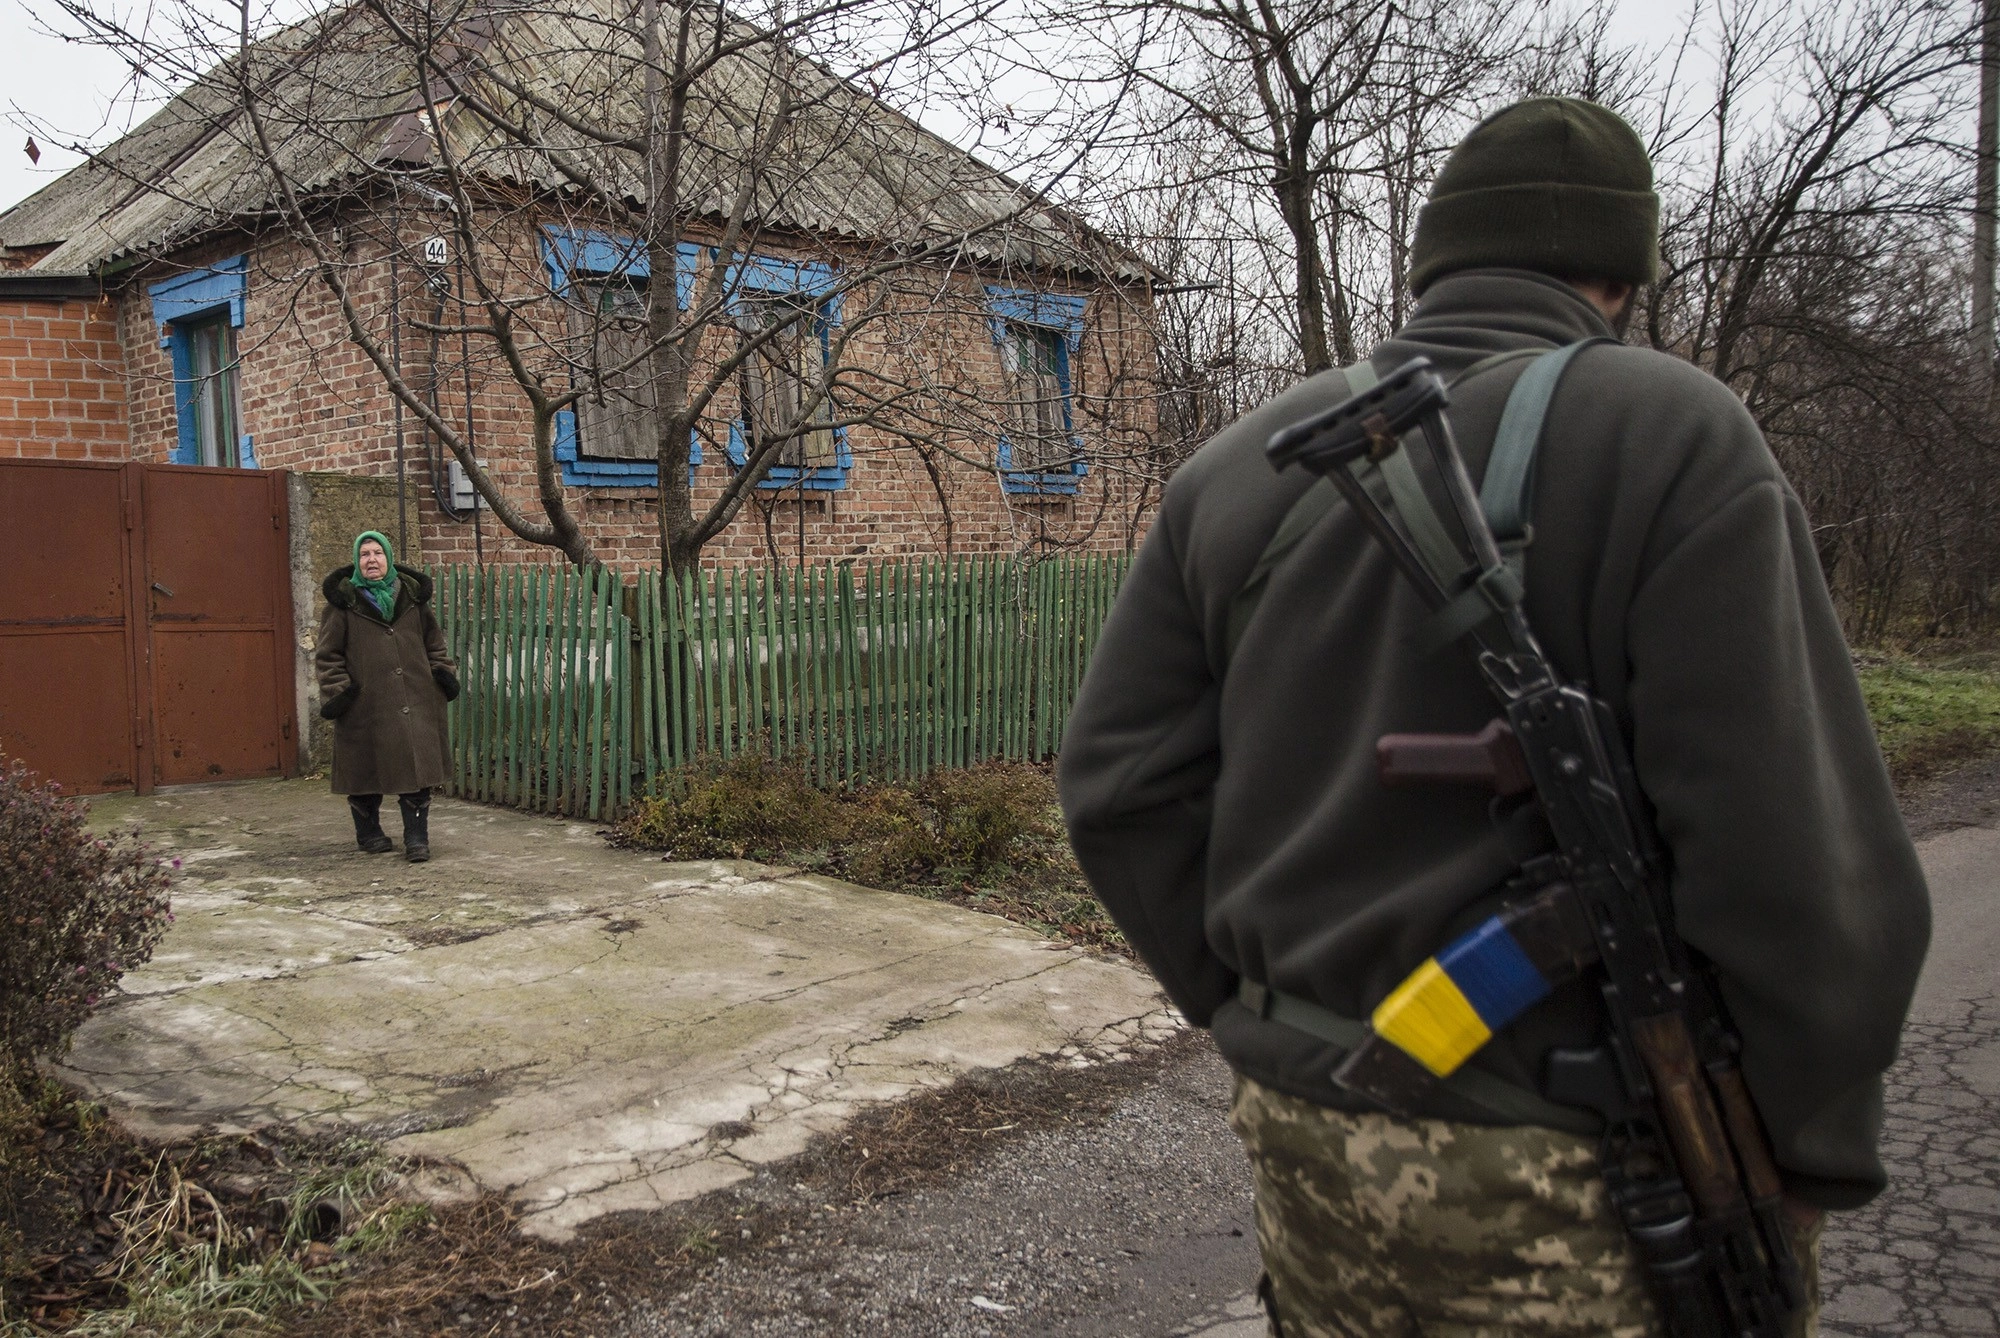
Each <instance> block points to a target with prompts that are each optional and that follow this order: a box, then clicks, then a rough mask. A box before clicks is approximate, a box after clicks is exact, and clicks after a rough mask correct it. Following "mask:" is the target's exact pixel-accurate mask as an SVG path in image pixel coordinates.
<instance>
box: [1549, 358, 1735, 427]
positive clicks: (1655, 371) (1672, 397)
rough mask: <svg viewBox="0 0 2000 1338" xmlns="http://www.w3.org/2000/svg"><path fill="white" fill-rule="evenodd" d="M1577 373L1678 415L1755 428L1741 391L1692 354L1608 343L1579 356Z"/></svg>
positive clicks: (1635, 400)
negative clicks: (1694, 359) (1692, 358)
mask: <svg viewBox="0 0 2000 1338" xmlns="http://www.w3.org/2000/svg"><path fill="white" fill-rule="evenodd" d="M1574 376H1575V379H1576V380H1577V381H1579V382H1581V383H1583V384H1584V385H1585V386H1594V387H1600V388H1602V389H1605V390H1609V391H1611V392H1613V393H1615V394H1616V395H1617V396H1618V397H1619V398H1621V399H1623V400H1626V401H1628V402H1631V403H1635V404H1641V405H1644V406H1646V408H1647V409H1648V410H1649V411H1654V412H1661V413H1665V414H1667V415H1668V416H1669V417H1670V418H1673V417H1689V418H1695V419H1700V420H1704V421H1707V422H1710V423H1712V424H1714V425H1717V426H1725V425H1726V426H1728V427H1730V428H1742V427H1750V428H1751V429H1752V430H1755V423H1754V420H1753V419H1752V418H1751V417H1750V411H1749V410H1748V409H1747V408H1746V407H1744V404H1743V401H1742V400H1741V399H1740V398H1738V396H1737V394H1736V392H1735V391H1733V390H1731V389H1730V388H1729V387H1728V386H1726V385H1724V384H1723V383H1722V382H1720V381H1718V380H1716V379H1715V378H1714V377H1713V376H1710V375H1709V374H1708V373H1707V372H1705V371H1703V370H1702V369H1701V368H1699V367H1697V366H1695V365H1694V364H1693V363H1691V362H1689V361H1688V360H1687V359H1686V358H1682V357H1679V356H1677V355H1675V354H1672V353H1665V352H1662V351H1661V350H1659V349H1655V348H1646V347H1643V346H1641V345H1637V344H1602V345H1598V346H1596V347H1594V348H1591V349H1590V350H1588V356H1587V357H1579V358H1578V359H1577V362H1576V366H1575V369H1574Z"/></svg>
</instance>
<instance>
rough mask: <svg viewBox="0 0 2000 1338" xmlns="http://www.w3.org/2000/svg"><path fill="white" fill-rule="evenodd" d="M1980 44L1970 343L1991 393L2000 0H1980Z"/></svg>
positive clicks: (1999, 147) (1999, 138)
mask: <svg viewBox="0 0 2000 1338" xmlns="http://www.w3.org/2000/svg"><path fill="white" fill-rule="evenodd" d="M1982 9H1983V13H1982V19H1981V33H1980V43H1979V146H1978V153H1979V162H1978V166H1977V169H1976V171H1975V172H1974V174H1973V187H1972V192H1973V201H1972V344H1973V349H1974V351H1975V352H1976V353H1977V354H1978V357H1979V366H1980V369H1981V370H1982V371H1983V372H1984V373H1985V375H1986V384H1987V394H1988V397H1989V398H1990V397H1991V396H1992V393H1993V383H1994V367H1993V339H1994V330H1993V233H1994V221H1995V218H1994V214H1995V203H1994V198H1993V196H1994V186H1995V177H1996V171H1995V155H1996V151H2000V0H1985V3H1984V5H1983V7H1982Z"/></svg>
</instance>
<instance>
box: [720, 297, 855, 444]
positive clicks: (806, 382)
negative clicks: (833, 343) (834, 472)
mask: <svg viewBox="0 0 2000 1338" xmlns="http://www.w3.org/2000/svg"><path fill="white" fill-rule="evenodd" d="M736 324H737V328H738V329H739V330H741V331H742V333H743V336H744V338H745V339H746V340H748V339H750V338H753V337H754V336H756V335H758V334H760V333H762V332H764V331H767V330H772V329H773V328H774V327H776V332H775V333H773V334H771V336H770V337H769V338H768V339H766V340H765V341H764V342H763V343H762V344H760V345H759V346H758V347H757V348H756V349H754V350H753V351H752V352H751V354H750V356H749V357H747V358H745V359H744V360H743V366H742V373H741V385H742V395H743V431H744V437H745V439H746V440H747V442H748V445H749V451H750V458H752V459H755V458H756V456H757V451H758V448H759V447H760V446H762V445H763V444H764V443H765V442H766V441H770V440H773V439H775V440H777V442H778V445H777V449H776V452H775V454H774V455H773V456H772V458H771V463H772V464H773V465H775V466H779V467H789V468H793V469H817V468H821V467H824V466H828V465H833V464H836V463H838V461H837V459H836V457H835V450H834V430H833V404H832V401H831V398H830V397H827V396H822V397H821V399H820V401H819V403H818V404H817V405H816V406H814V407H813V409H812V411H811V413H810V414H807V413H806V412H805V408H804V406H805V405H806V403H807V401H808V400H809V399H810V398H811V397H812V395H813V394H814V393H815V392H816V391H818V390H820V389H821V387H822V384H823V382H824V381H825V379H826V343H825V339H824V335H823V332H822V328H821V327H822V322H821V319H820V314H819V309H818V305H817V304H816V303H815V302H814V300H813V299H812V298H811V297H810V296H808V295H806V294H803V293H755V294H745V295H744V296H743V297H742V298H740V299H739V300H738V302H737V317H736Z"/></svg>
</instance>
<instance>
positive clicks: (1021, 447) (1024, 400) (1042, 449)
mask: <svg viewBox="0 0 2000 1338" xmlns="http://www.w3.org/2000/svg"><path fill="white" fill-rule="evenodd" d="M1067 352H1068V350H1067V349H1065V348H1064V346H1063V337H1062V332H1061V331H1059V330H1052V329H1050V328H1048V327H1047V326H1044V325H1027V324H1023V323H1020V322H1016V321H1009V322H1007V326H1006V338H1005V339H1003V340H1002V341H1001V342H1000V366H1001V370H1002V371H1003V372H1004V373H1005V380H1006V385H1007V403H1006V429H1005V430H1006V433H1007V445H1008V456H1009V459H1010V463H1011V465H1012V467H1013V468H1015V469H1021V470H1033V471H1041V470H1049V469H1067V468H1068V467H1069V466H1070V463H1071V461H1072V460H1073V459H1074V458H1075V455H1076V448H1075V446H1074V445H1073V444H1072V443H1071V441H1070V434H1069V405H1068V403H1067V400H1068V396H1067V395H1066V394H1065V393H1064V389H1063V379H1064V378H1063V371H1064V363H1065V362H1066V361H1067V359H1066V356H1065V355H1066V353H1067Z"/></svg>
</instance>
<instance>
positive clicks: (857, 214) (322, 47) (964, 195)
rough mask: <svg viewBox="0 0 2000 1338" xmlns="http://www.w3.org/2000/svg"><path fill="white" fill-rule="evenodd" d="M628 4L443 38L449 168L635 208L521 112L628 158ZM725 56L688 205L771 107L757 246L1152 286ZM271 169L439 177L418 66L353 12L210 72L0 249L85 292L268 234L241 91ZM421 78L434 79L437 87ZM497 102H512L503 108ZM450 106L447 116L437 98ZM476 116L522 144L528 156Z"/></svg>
mask: <svg viewBox="0 0 2000 1338" xmlns="http://www.w3.org/2000/svg"><path fill="white" fill-rule="evenodd" d="M633 14H634V3H633V0H540V3H527V4H512V5H509V6H508V7H506V8H504V9H502V8H489V9H488V10H486V11H485V13H484V16H483V17H481V18H478V19H475V20H474V21H472V22H471V23H469V24H467V25H464V26H462V27H461V28H460V29H459V30H458V31H457V33H456V34H455V36H456V38H457V40H459V41H460V42H461V43H463V44H464V45H465V46H466V47H467V48H468V49H470V50H476V51H477V52H478V61H477V63H474V64H469V65H467V66H465V67H464V68H466V69H468V70H470V71H473V73H470V74H468V75H467V76H466V80H465V83H464V84H463V85H462V86H460V87H457V88H455V89H452V88H440V87H438V86H437V85H436V84H435V82H434V83H433V85H432V91H433V93H435V94H440V95H442V97H441V105H440V110H439V127H440V132H441V134H442V136H443V137H444V140H445V142H446V144H447V146H448V147H449V149H450V151H451V152H452V153H453V154H454V155H455V156H456V157H457V158H458V160H459V161H460V162H461V163H463V164H464V165H465V166H467V167H468V168H470V169H471V170H473V171H475V172H477V173H479V174H480V175H482V176H484V177H485V178H487V179H489V180H496V181H504V182H513V183H518V184H520V185H524V186H529V187H533V188H536V189H539V190H546V191H566V190H571V189H573V185H574V183H573V182H572V181H570V180H568V179H567V178H566V177H565V175H564V173H563V171H562V170H561V167H560V166H559V164H560V163H561V162H562V161H564V160H565V156H567V159H568V160H569V161H573V162H575V163H576V164H578V165H579V166H580V167H581V170H582V172H583V174H584V175H586V176H587V177H588V178H589V180H590V181H592V182H593V183H596V184H597V185H598V186H600V187H601V188H605V189H607V191H608V192H609V193H613V194H616V195H618V196H621V197H623V198H625V199H627V200H632V201H638V200H640V199H642V198H643V196H644V193H645V192H644V176H643V163H642V161H641V158H640V155H639V154H638V153H636V152H634V151H632V150H630V149H625V148H612V147H607V146H605V145H603V144H601V143H599V142H596V141H595V140H593V139H591V138H590V137H588V136H586V135H584V134H582V133H579V132H577V131H575V130H573V129H571V128H568V127H566V126H564V125H563V124H561V122H560V120H559V118H558V117H556V116H554V115H552V114H550V113H549V112H548V111H546V110H544V109H542V108H539V107H537V106H535V105H534V104H535V103H536V102H537V101H540V102H543V103H546V104H549V105H552V106H555V107H562V108H576V109H580V110H581V111H583V112H584V113H585V114H586V115H588V116H589V119H590V120H591V121H592V122H593V123H594V124H596V125H600V126H605V127H607V128H610V129H612V130H613V131H614V132H615V133H618V134H629V135H633V136H635V137H636V136H637V134H638V133H639V131H640V129H641V127H642V125H643V120H642V104H641V89H642V88H643V65H642V63H641V49H640V36H639V32H638V29H637V25H636V23H635V22H634V21H633ZM722 22H723V23H724V25H725V33H726V36H727V38H728V39H729V42H730V44H731V45H734V46H736V49H735V50H734V51H733V52H732V53H731V54H728V55H725V56H723V57H722V59H721V60H720V61H719V62H718V63H717V65H716V66H715V68H714V69H713V70H712V71H710V72H709V73H708V74H706V75H705V76H704V77H703V78H702V80H701V81H700V82H699V83H697V85H696V86H695V91H694V106H693V108H692V112H691V115H690V117H689V124H690V127H691V130H692V135H691V137H690V144H689V150H688V153H687V159H686V163H685V165H684V170H683V172H682V174H681V179H682V183H683V186H682V190H683V197H684V199H685V200H686V201H687V202H688V203H689V204H691V205H692V206H693V207H694V208H695V209H696V211H697V212H699V213H704V214H710V215H715V216H720V215H721V214H722V213H723V212H724V211H725V210H726V208H727V206H728V203H729V201H730V200H731V199H732V198H733V197H734V195H735V193H736V191H737V190H738V188H739V185H740V183H741V182H742V181H743V180H744V179H745V174H746V172H747V171H749V168H748V167H747V166H746V163H747V160H748V159H749V157H750V155H751V153H752V151H753V148H754V147H755V141H756V132H757V130H758V129H759V128H761V127H768V126H770V125H771V124H773V117H774V114H775V110H776V107H777V105H778V103H779V101H780V99H781V98H789V100H790V103H791V106H792V121H791V125H790V129H789V131H788V133H787V134H786V136H785V139H784V143H783V145H782V151H781V152H779V153H777V154H775V155H773V156H772V157H771V159H770V161H769V163H768V166H767V167H766V168H765V170H763V171H761V172H760V173H758V174H757V176H756V186H757V189H756V193H755V196H754V199H755V208H754V211H753V212H754V214H755V216H756V218H757V219H758V221H759V222H760V223H761V225H762V226H765V227H776V228H783V229H793V230H797V231H801V232H807V233H815V234H821V235H832V236H838V237H846V238H853V239H861V240H866V241H887V242H890V243H893V244H896V245H902V246H910V245H924V244H936V243H938V242H940V241H948V240H949V239H951V238H954V237H959V236H963V237H965V238H966V241H965V248H966V250H967V252H968V253H969V254H970V255H971V256H973V257H974V258H976V259H978V260H981V261H984V262H988V263H996V264H1005V265H1013V266H1026V267H1032V268H1036V269H1060V270H1077V271H1085V272H1092V273H1100V274H1107V275H1110V276H1113V277H1117V278H1122V279H1132V280H1138V279H1143V278H1144V277H1146V275H1147V274H1148V272H1149V271H1148V270H1147V269H1146V267H1145V266H1144V265H1143V263H1142V262H1140V261H1139V260H1138V259H1137V258H1136V257H1134V256H1133V255H1131V254H1130V253H1129V252H1126V251H1124V250H1122V249H1121V248H1116V247H1112V246H1110V245H1109V244H1108V243H1106V242H1105V241H1104V240H1103V239H1101V238H1100V237H1098V236H1097V235H1096V234H1095V233H1094V232H1093V231H1092V230H1091V229H1090V228H1089V227H1088V226H1087V225H1085V224H1084V223H1083V222H1082V221H1081V220H1079V219H1078V218H1077V217H1076V216H1075V215H1073V214H1071V213H1069V212H1068V211H1066V210H1064V209H1062V208H1060V207H1058V206H1056V205H1054V204H1052V203H1050V202H1049V201H1047V200H1046V199H1043V198H1042V197H1040V196H1037V195H1036V194H1034V193H1033V192H1032V191H1029V190H1027V189H1026V188H1024V187H1023V186H1021V185H1019V184H1018V183H1016V182H1014V181H1012V180H1010V179H1009V178H1008V177H1007V176H1005V175H1004V174H1002V173H1001V172H999V171H996V170H995V169H993V168H991V167H989V166H987V165H986V164H984V163H982V162H980V161H979V160H978V159H977V158H974V157H973V156H972V155H970V154H968V153H966V152H965V151H963V150H962V149H959V148H958V147H956V146H955V145H953V144H951V143H950V142H948V141H946V140H944V139H942V138H941V137H939V136H937V135H934V134H932V133H931V132H929V131H927V130H925V129H924V128H923V127H921V126H919V125H918V124H917V123H916V122H914V121H912V120H910V119H909V118H907V117H905V116H903V115H901V114H900V113H898V112H896V111H895V110H894V109H892V108H891V107H889V106H887V105H886V104H885V103H883V102H882V101H880V100H879V99H877V98H875V97H872V96H870V95H869V94H868V93H866V92H865V91H863V90H862V89H860V88H858V87H856V86H855V85H853V84H851V83H848V82H846V81H843V80H841V79H838V78H835V77H834V76H833V75H832V74H830V73H829V72H828V71H827V70H826V69H824V68H823V67H822V66H820V65H818V64H816V63H814V62H812V61H810V60H807V59H805V58H803V57H801V56H798V55H797V54H796V53H794V52H792V51H790V50H788V49H783V48H779V47H778V46H777V45H776V44H775V43H772V42H769V41H758V40H754V39H755V30H753V29H750V28H748V27H747V26H745V25H743V24H740V23H737V22H735V21H733V20H727V19H724V20H722ZM246 70H247V71H249V72H250V82H251V83H252V84H253V86H255V87H256V88H257V89H258V94H257V98H256V103H255V105H256V106H257V107H258V108H259V112H260V119H261V120H262V121H263V122H264V126H265V131H266V134H267V135H268V136H269V138H270V140H271V141H272V143H273V145H274V148H275V153H274V154H273V155H272V160H273V162H274V163H275V165H276V167H277V168H278V169H279V170H281V171H282V172H283V174H284V175H285V176H286V177H287V178H289V179H290V180H291V181H292V183H293V186H294V189H296V190H298V191H299V192H300V193H301V194H321V193H325V192H327V191H330V190H334V189H338V188H341V187H343V186H347V185H352V184H358V183H359V182H361V181H362V180H363V179H364V178H365V177H366V176H367V175H368V174H370V173H373V172H375V171H377V170H378V169H379V168H380V167H381V166H383V165H384V164H387V163H398V162H400V163H406V164H410V165H412V166H417V165H421V164H423V163H425V162H431V161H434V160H435V155H436V154H437V153H438V151H439V150H438V146H437V144H436V143H434V142H433V139H432V136H431V133H430V125H429V117H428V116H427V115H426V114H425V113H424V112H423V111H421V110H419V109H420V108H421V107H422V106H423V104H424V98H423V93H422V85H421V83H420V81H419V79H418V73H417V64H416V61H415V59H414V57H413V55H412V53H411V51H410V50H409V49H408V47H407V46H406V45H405V44H404V43H402V42H400V41H398V40H397V39H396V38H395V37H394V36H393V35H392V33H391V32H390V31H389V29H388V28H387V26H386V25H385V23H384V22H383V21H382V19H381V18H380V17H379V16H378V15H376V14H375V13H374V12H373V11H372V10H370V9H367V8H364V7H363V6H361V5H359V4H347V5H343V6H340V7H337V8H335V9H332V10H329V11H328V12H327V13H325V14H323V15H320V16H317V17H314V18H312V19H309V20H307V21H305V22H302V23H299V24H296V25H294V26H293V27H291V28H289V29H286V30H285V31H283V32H281V33H279V34H277V35H275V36H273V37H271V38H268V39H266V40H264V41H263V42H260V43H258V44H257V45H255V46H253V47H252V48H251V49H250V51H249V52H248V53H246V55H245V56H242V57H237V58H233V59H231V60H228V61H225V62H224V63H223V64H221V65H220V66H218V67H217V68H216V69H214V70H212V71H210V72H209V74H207V75H206V76H204V77H203V78H202V79H201V80H199V81H197V82H196V83H195V84H194V85H193V86H191V87H190V88H189V89H187V90H186V91H185V92H183V93H181V94H180V95H179V96H177V97H175V98H174V99H173V100H172V101H170V102H169V103H168V104H167V105H166V106H165V107H163V108H161V110H160V111H159V112H158V113H156V114H155V115H154V116H152V117H151V118H149V119H148V120H147V121H146V122H145V123H144V124H143V125H141V126H140V127H139V128H137V129H136V130H134V131H132V132H131V133H129V134H127V135H125V136H124V137H123V138H121V139H119V140H118V141H116V142H115V143H113V144H112V145H110V146H109V147H107V148H105V149H104V150H102V151H101V152H99V153H98V154H97V155H95V156H94V157H93V158H92V159H91V160H90V161H88V162H86V163H85V164H83V165H82V166H80V167H77V168H75V169H73V170H72V171H70V172H68V173H67V174H65V175H64V176H62V177H60V178H58V179H57V180H55V181H54V182H52V183H50V184H49V185H48V186H46V187H44V188H43V189H42V190H40V191H38V192H37V193H35V194H34V195H32V196H30V197H29V198H28V199H26V200H24V201H22V202H21V203H20V204H18V205H16V206H15V207H14V208H12V209H10V210H8V211H7V212H6V213H4V214H0V245H4V246H7V247H10V248H30V247H41V246H53V247H54V249H53V250H52V251H50V252H49V254H47V255H45V256H43V257H41V258H40V259H39V260H38V261H37V262H36V263H35V264H34V266H33V267H32V268H33V269H35V270H38V271H42V272H45V273H46V272H54V273H87V272H93V271H95V270H97V269H99V268H100V267H102V266H104V265H106V264H108V263H111V262H114V261H117V260H119V259H121V258H124V257H127V256H132V255H145V254H164V253H165V252H167V251H170V250H172V249H174V248H176V247H179V246H181V245H183V244H185V243H187V242H189V241H192V240H193V239H195V238H196V237H198V236H200V235H202V234H204V233H207V232H209V231H211V230H213V229H215V228H218V227H223V226H227V225H230V224H232V223H240V222H244V221H247V220H251V219H255V218H259V217H262V216H266V215H268V214H269V213H270V212H271V210H272V208H273V206H274V203H275V201H276V199H277V194H276V188H275V181H274V178H273V173H272V167H271V165H270V164H267V163H266V162H265V161H264V155H262V154H261V153H259V152H258V151H257V148H256V144H255V139H256V136H255V131H254V127H253V125H252V122H251V119H250V118H249V117H248V116H246V115H244V114H243V113H242V111H241V102H242V97H241V93H240V88H241V86H242V83H243V82H244V76H243V72H244V71H246ZM434 78H435V76H434ZM510 85H511V87H510ZM453 93H456V94H457V95H458V96H452V94H453ZM473 101H478V102H481V103H483V104H485V105H487V106H489V107H492V108H496V109H498V110H499V112H500V113H501V115H502V116H504V117H506V118H508V119H509V120H514V119H516V118H519V119H520V120H521V121H523V122H526V123H531V124H532V125H533V126H534V137H535V141H536V147H533V148H524V147H522V146H521V144H520V143H519V141H518V140H517V139H515V138H513V137H512V136H510V135H509V134H508V133H507V132H506V131H504V130H503V129H502V128H501V127H500V126H498V125H496V124H495V123H494V121H493V120H492V119H489V118H488V117H486V116H483V115H481V114H480V112H478V111H476V110H474V108H473V106H472V105H471V104H472V102H473Z"/></svg>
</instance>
